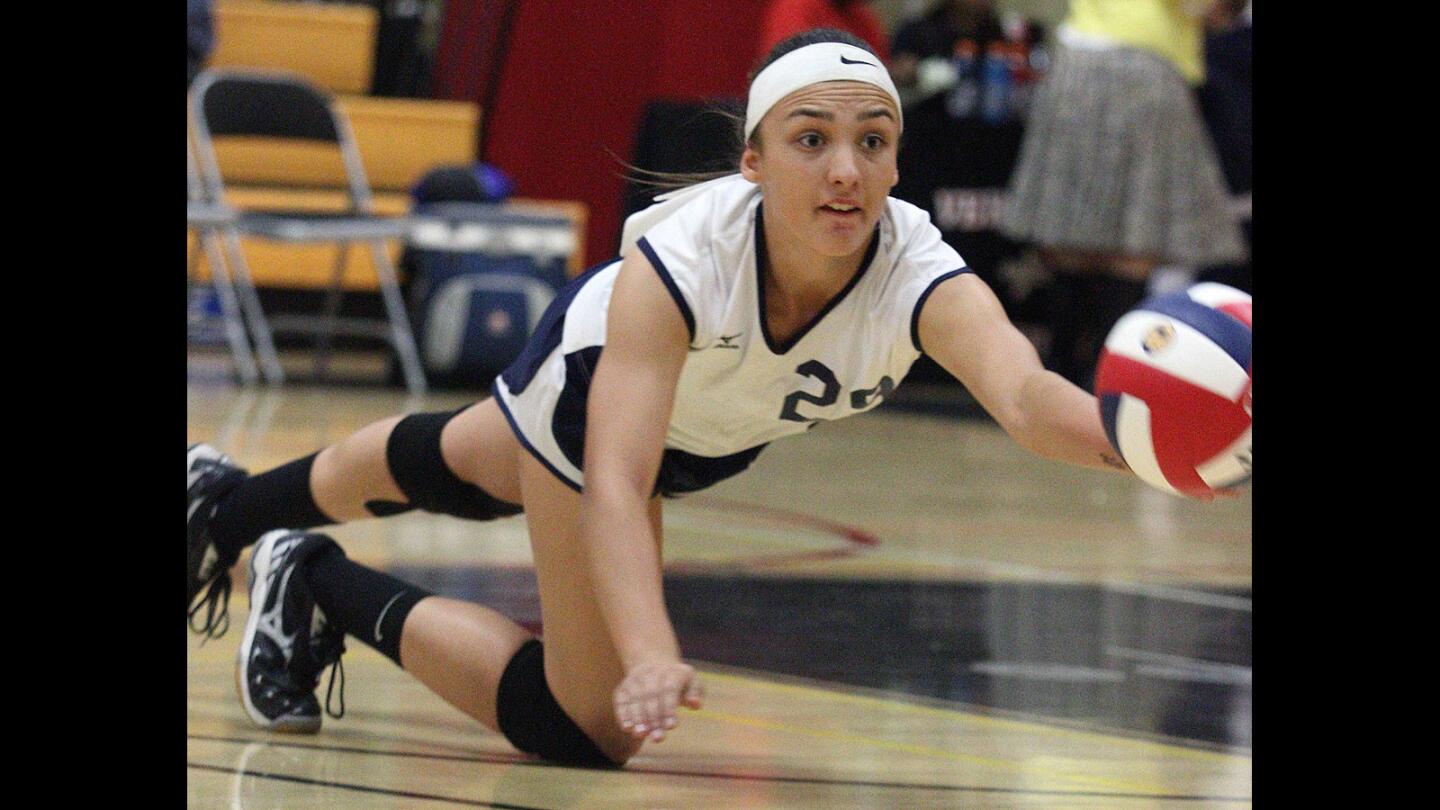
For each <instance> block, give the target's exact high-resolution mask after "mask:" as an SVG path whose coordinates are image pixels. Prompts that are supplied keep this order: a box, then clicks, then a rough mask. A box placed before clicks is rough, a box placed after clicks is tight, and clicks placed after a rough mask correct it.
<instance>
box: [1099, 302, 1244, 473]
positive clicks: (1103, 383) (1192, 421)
mask: <svg viewBox="0 0 1440 810" xmlns="http://www.w3.org/2000/svg"><path fill="white" fill-rule="evenodd" d="M1250 334H1251V327H1250V296H1249V295H1248V294H1246V293H1244V292H1242V291H1240V290H1237V289H1235V288H1233V287H1228V286H1226V285H1223V284H1215V283H1210V282H1207V283H1202V284H1196V285H1194V286H1192V287H1190V288H1188V289H1186V290H1184V291H1181V292H1176V293H1170V294H1168V295H1159V296H1155V297H1153V298H1149V299H1147V300H1145V301H1142V302H1140V303H1139V304H1138V305H1137V306H1136V307H1135V308H1134V309H1132V310H1130V311H1129V312H1127V313H1126V314H1125V315H1124V316H1123V317H1121V318H1120V320H1118V321H1116V322H1115V325H1114V326H1113V327H1111V329H1110V333H1109V335H1108V336H1107V337H1106V338H1105V347H1104V349H1102V350H1101V352H1100V359H1099V363H1098V365H1097V368H1096V373H1095V395H1096V396H1097V397H1098V398H1099V400H1100V416H1101V419H1102V420H1103V421H1104V423H1105V432H1106V434H1107V435H1108V436H1109V438H1110V444H1111V446H1112V447H1114V448H1115V450H1116V451H1117V452H1119V453H1120V456H1121V457H1122V458H1124V459H1125V463H1126V464H1128V465H1129V466H1130V469H1131V470H1132V471H1133V472H1134V473H1135V474H1136V475H1137V476H1139V477H1140V479H1141V480H1142V481H1144V482H1145V483H1147V484H1149V485H1151V486H1153V487H1156V488H1157V489H1161V490H1164V491H1166V492H1170V493H1174V494H1177V495H1184V496H1187V497H1192V498H1201V499H1209V498H1210V497H1212V496H1213V494H1214V492H1215V490H1217V489H1222V488H1227V487H1233V486H1235V485H1237V484H1240V483H1243V482H1245V481H1247V480H1249V478H1250Z"/></svg>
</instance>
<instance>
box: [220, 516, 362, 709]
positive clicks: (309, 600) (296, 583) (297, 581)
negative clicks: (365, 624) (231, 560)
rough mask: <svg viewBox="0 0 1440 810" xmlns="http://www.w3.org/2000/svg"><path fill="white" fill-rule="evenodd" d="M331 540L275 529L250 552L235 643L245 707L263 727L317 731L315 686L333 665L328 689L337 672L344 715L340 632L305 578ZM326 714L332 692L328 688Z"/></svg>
mask: <svg viewBox="0 0 1440 810" xmlns="http://www.w3.org/2000/svg"><path fill="white" fill-rule="evenodd" d="M334 545H335V541H334V540H331V539H330V538H329V537H326V536H325V535H323V534H316V533H307V532H300V531H290V530H287V529H277V530H275V531H273V532H269V533H267V534H266V535H265V536H264V537H261V538H260V542H259V543H258V544H256V546H255V551H254V552H253V553H252V554H251V555H250V617H249V618H248V619H246V621H245V636H244V637H243V638H242V639H241V640H240V651H239V654H238V656H237V660H236V668H235V684H236V687H237V688H238V689H239V691H240V701H241V703H243V704H245V712H246V714H248V715H250V719H251V720H254V721H255V724H256V725H258V726H260V727H261V728H266V729H269V730H271V731H289V732H298V733H302V734H313V733H315V732H316V731H319V730H320V703H319V701H317V700H316V699H315V687H317V686H319V685H320V673H321V672H322V671H324V669H325V667H327V666H330V665H331V664H334V665H335V669H334V670H331V673H330V690H333V689H334V687H335V675H336V672H339V673H340V710H339V712H338V713H336V712H333V711H332V712H330V714H331V716H332V717H337V718H338V717H341V716H343V715H344V714H345V702H344V701H345V697H344V694H345V676H344V670H343V669H342V668H341V666H340V656H341V655H342V654H343V653H344V652H345V643H344V642H345V636H344V634H343V633H341V632H340V630H339V629H338V628H336V627H335V626H334V625H331V624H328V623H327V622H326V621H325V614H323V613H321V612H320V609H319V608H318V607H316V605H315V599H314V597H313V596H311V594H310V587H309V586H308V585H306V583H305V570H304V566H305V563H306V561H307V560H309V559H310V558H311V557H312V556H313V555H315V554H316V553H318V552H320V551H324V550H325V549H326V548H328V547H330V546H334ZM325 702H326V710H327V711H330V709H329V703H330V692H329V691H327V693H326V701H325Z"/></svg>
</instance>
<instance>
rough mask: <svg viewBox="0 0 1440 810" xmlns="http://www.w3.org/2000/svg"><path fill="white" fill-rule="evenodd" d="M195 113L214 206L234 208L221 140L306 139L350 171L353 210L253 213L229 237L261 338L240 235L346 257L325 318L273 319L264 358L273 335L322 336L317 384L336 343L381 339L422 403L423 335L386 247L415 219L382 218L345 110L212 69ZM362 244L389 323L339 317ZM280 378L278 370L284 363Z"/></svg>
mask: <svg viewBox="0 0 1440 810" xmlns="http://www.w3.org/2000/svg"><path fill="white" fill-rule="evenodd" d="M190 112H191V123H192V126H193V129H194V133H195V145H196V151H197V152H198V154H199V157H200V168H201V180H202V183H203V186H204V190H205V192H206V196H207V199H208V200H210V201H212V202H215V203H218V204H221V205H224V204H225V179H224V177H223V176H222V174H221V171H220V166H219V162H218V159H217V158H216V154H215V142H214V139H215V138H219V137H229V136H242V137H248V138H273V139H299V140H305V141H311V142H317V143H328V144H333V145H334V146H335V148H336V149H338V150H339V154H340V159H341V162H342V164H343V166H344V169H345V178H346V184H347V189H346V190H347V191H348V193H349V208H348V210H346V211H344V212H337V213H331V212H322V213H316V212H312V211H253V210H245V211H239V212H238V213H237V215H236V217H235V219H234V221H233V222H231V223H229V224H228V225H225V226H223V227H222V228H221V232H222V233H224V235H225V238H224V239H223V240H222V241H223V244H224V247H225V254H226V258H227V259H228V261H229V262H230V265H231V267H232V268H233V269H234V271H235V272H234V277H235V282H236V285H237V288H239V289H240V291H241V294H240V303H241V305H242V306H243V307H245V308H246V309H247V320H248V321H249V323H250V325H251V327H252V330H253V329H256V328H257V325H263V324H265V318H264V316H263V315H262V314H261V313H260V312H259V297H258V295H255V292H254V285H253V283H252V282H251V279H250V275H249V271H248V267H247V265H246V264H245V257H244V254H243V252H242V251H241V249H240V236H242V235H244V236H251V237H258V238H261V239H266V240H270V241H274V242H283V243H290V244H314V243H333V244H335V245H336V246H337V248H338V254H337V256H336V260H335V269H334V274H333V277H332V282H331V285H330V289H329V291H328V293H327V295H326V298H325V304H324V311H323V313H322V314H320V315H288V316H276V317H272V318H270V319H269V324H270V325H269V326H268V327H265V328H264V331H265V332H266V334H265V335H264V336H263V338H262V337H261V336H260V335H258V334H257V335H255V339H256V350H257V353H259V354H260V355H261V357H262V366H265V367H268V366H269V365H270V363H269V361H268V360H267V359H265V358H266V355H267V354H268V355H269V356H270V358H271V359H273V355H274V348H273V345H271V341H270V334H269V333H270V332H271V331H273V332H276V333H280V332H298V333H308V334H315V335H317V344H316V356H315V374H316V377H317V378H323V377H324V375H325V371H326V366H327V363H328V359H329V354H330V347H331V341H332V339H333V338H334V336H335V335H336V334H341V333H343V334H347V335H354V336H361V337H372V338H378V339H381V340H385V341H388V342H389V343H390V344H391V346H393V347H394V349H395V353H396V356H397V357H398V358H399V362H400V368H401V371H402V373H403V375H404V378H405V386H406V388H407V389H409V391H410V393H411V394H423V393H424V392H425V389H426V384H425V374H424V371H423V369H422V367H421V364H420V356H419V353H418V351H417V350H416V345H415V334H414V332H413V330H412V329H411V327H410V320H409V317H408V316H407V315H406V312H405V301H404V297H403V295H402V294H401V292H400V285H399V282H398V279H397V273H396V270H395V265H394V263H393V262H392V261H391V260H390V254H389V253H388V252H387V251H386V249H385V240H387V239H401V238H405V237H406V236H407V235H408V233H409V231H410V227H411V221H410V219H409V218H408V217H383V216H379V215H376V214H375V213H374V210H373V206H372V203H371V194H370V184H369V181H368V180H367V179H366V176H365V168H364V165H363V164H362V163H361V160H360V152H359V149H357V148H356V146H355V138H354V135H353V134H352V132H351V130H350V124H349V121H348V120H347V119H346V118H345V116H344V115H342V114H341V113H340V112H339V110H337V109H336V107H335V105H334V104H333V100H332V98H331V97H330V95H329V94H327V93H325V92H324V91H323V90H320V89H319V88H316V87H315V86H313V85H311V84H310V83H309V82H307V81H306V80H305V79H303V78H300V77H299V76H296V75H293V74H288V73H279V72H271V71H263V72H262V71H238V70H213V69H212V70H206V71H204V72H202V73H201V74H200V75H199V76H198V77H196V79H195V83H194V84H193V85H192V86H191V90H190ZM354 242H363V243H366V244H367V245H369V247H370V255H371V259H372V262H373V264H374V266H375V270H376V273H377V274H378V276H379V282H380V295H381V299H382V300H383V302H384V305H385V311H386V315H387V317H386V318H384V319H374V318H355V317H344V318H342V317H340V302H341V296H342V295H343V292H344V291H343V289H342V282H343V277H344V272H345V265H346V261H347V259H348V258H349V255H350V249H349V248H350V245H351V244H352V243H354ZM248 310H253V312H248ZM262 344H263V345H262ZM275 370H276V371H278V362H277V365H276V369H275ZM267 376H268V374H267Z"/></svg>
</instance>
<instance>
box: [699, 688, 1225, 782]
mask: <svg viewBox="0 0 1440 810" xmlns="http://www.w3.org/2000/svg"><path fill="white" fill-rule="evenodd" d="M702 671H703V672H704V673H705V677H706V678H714V679H716V680H720V681H730V682H732V683H737V684H740V683H743V684H745V685H746V686H761V687H764V688H766V689H770V690H773V691H777V692H792V693H796V694H800V695H804V696H807V697H813V698H822V699H825V700H834V701H839V702H842V703H855V704H859V705H861V706H867V707H870V708H879V709H885V710H888V711H895V710H899V711H905V712H911V713H914V714H921V715H927V716H931V717H943V718H945V719H948V720H959V721H963V722H968V723H974V724H977V725H985V726H993V727H996V728H1009V729H1012V730H1016V731H1028V732H1031V733H1035V734H1049V735H1053V736H1062V737H1079V738H1081V739H1083V740H1086V741H1095V740H1103V741H1105V742H1107V743H1121V744H1128V745H1134V746H1137V747H1141V748H1151V749H1159V750H1160V751H1162V752H1164V753H1165V754H1169V755H1174V756H1181V757H1188V758H1194V759H1203V760H1208V761H1216V760H1219V761H1221V762H1224V763H1228V764H1249V763H1250V761H1251V760H1250V757H1249V756H1246V755H1243V754H1227V753H1222V752H1219V751H1206V750H1203V749H1198V748H1185V747H1184V746H1179V745H1172V744H1169V743H1162V742H1156V741H1153V740H1140V739H1135V738H1133V737H1124V736H1119V735H1110V734H1104V733H1101V732H1096V731H1081V730H1079V729H1072V728H1065V727H1064V726H1051V725H1046V724H1044V723H1036V722H1030V721H1025V720H1012V719H1009V718H1004V717H990V716H988V715H983V714H978V713H974V712H965V711H960V710H958V709H941V708H938V707H934V706H921V705H917V704H914V703H910V702H907V701H903V700H886V699H884V698H878V697H870V696H868V695H856V694H852V693H849V692H840V691H834V690H830V689H821V688H818V687H813V686H798V685H795V684H788V683H777V682H775V681H770V680H765V679H762V678H756V677H753V676H746V675H732V674H729V673H724V672H715V671H713V670H708V669H707V670H702Z"/></svg>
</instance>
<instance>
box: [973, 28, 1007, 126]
mask: <svg viewBox="0 0 1440 810" xmlns="http://www.w3.org/2000/svg"><path fill="white" fill-rule="evenodd" d="M1007 50H1008V49H1007V48H1006V47H1005V43H1003V42H999V41H996V42H992V43H990V46H989V47H988V48H986V49H985V61H984V62H982V63H981V65H980V76H981V82H982V85H983V90H982V91H981V95H980V117H981V118H983V119H984V120H985V123H987V124H1003V123H1005V121H1006V120H1008V119H1009V118H1010V88H1011V85H1012V83H1013V82H1012V77H1011V75H1010V58H1009V56H1008V55H1007V54H1006V51H1007Z"/></svg>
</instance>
